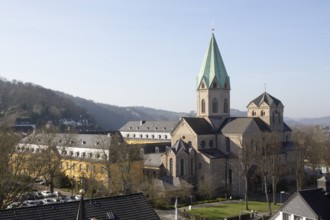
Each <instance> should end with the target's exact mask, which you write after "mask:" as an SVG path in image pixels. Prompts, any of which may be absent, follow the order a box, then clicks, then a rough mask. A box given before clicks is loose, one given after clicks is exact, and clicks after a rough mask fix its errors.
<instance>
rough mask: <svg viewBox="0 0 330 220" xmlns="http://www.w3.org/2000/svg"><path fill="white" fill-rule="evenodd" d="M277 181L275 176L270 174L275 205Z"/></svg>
mask: <svg viewBox="0 0 330 220" xmlns="http://www.w3.org/2000/svg"><path fill="white" fill-rule="evenodd" d="M276 182H277V181H276V180H275V177H274V176H272V187H273V204H274V205H276V188H277V187H276V186H277V183H276Z"/></svg>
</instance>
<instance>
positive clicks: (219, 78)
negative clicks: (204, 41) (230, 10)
mask: <svg viewBox="0 0 330 220" xmlns="http://www.w3.org/2000/svg"><path fill="white" fill-rule="evenodd" d="M197 116H198V117H207V118H221V117H229V116H230V81H229V76H228V74H227V71H226V68H225V65H224V63H223V61H222V57H221V54H220V50H219V48H218V45H217V42H216V40H215V37H214V34H213V33H212V36H211V41H210V44H209V47H208V49H207V51H206V54H205V57H204V60H203V63H202V66H201V69H200V71H199V74H198V77H197Z"/></svg>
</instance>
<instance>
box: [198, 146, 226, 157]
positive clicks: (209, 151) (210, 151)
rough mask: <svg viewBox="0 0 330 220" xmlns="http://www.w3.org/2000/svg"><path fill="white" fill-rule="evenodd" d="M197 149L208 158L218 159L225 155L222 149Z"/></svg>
mask: <svg viewBox="0 0 330 220" xmlns="http://www.w3.org/2000/svg"><path fill="white" fill-rule="evenodd" d="M198 151H199V152H201V153H202V154H204V155H205V156H206V157H207V158H210V159H220V158H225V157H226V155H225V154H224V153H223V152H222V151H220V150H218V149H215V148H210V149H199V150H198Z"/></svg>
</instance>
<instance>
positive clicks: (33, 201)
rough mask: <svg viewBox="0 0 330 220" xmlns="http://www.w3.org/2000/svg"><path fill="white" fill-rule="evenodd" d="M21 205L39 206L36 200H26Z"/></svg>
mask: <svg viewBox="0 0 330 220" xmlns="http://www.w3.org/2000/svg"><path fill="white" fill-rule="evenodd" d="M23 204H26V205H27V206H37V205H39V203H38V201H36V200H26V201H24V202H23V203H22V205H23ZM21 207H22V206H21Z"/></svg>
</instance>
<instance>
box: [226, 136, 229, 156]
mask: <svg viewBox="0 0 330 220" xmlns="http://www.w3.org/2000/svg"><path fill="white" fill-rule="evenodd" d="M226 152H227V153H228V152H230V138H229V137H226Z"/></svg>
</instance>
